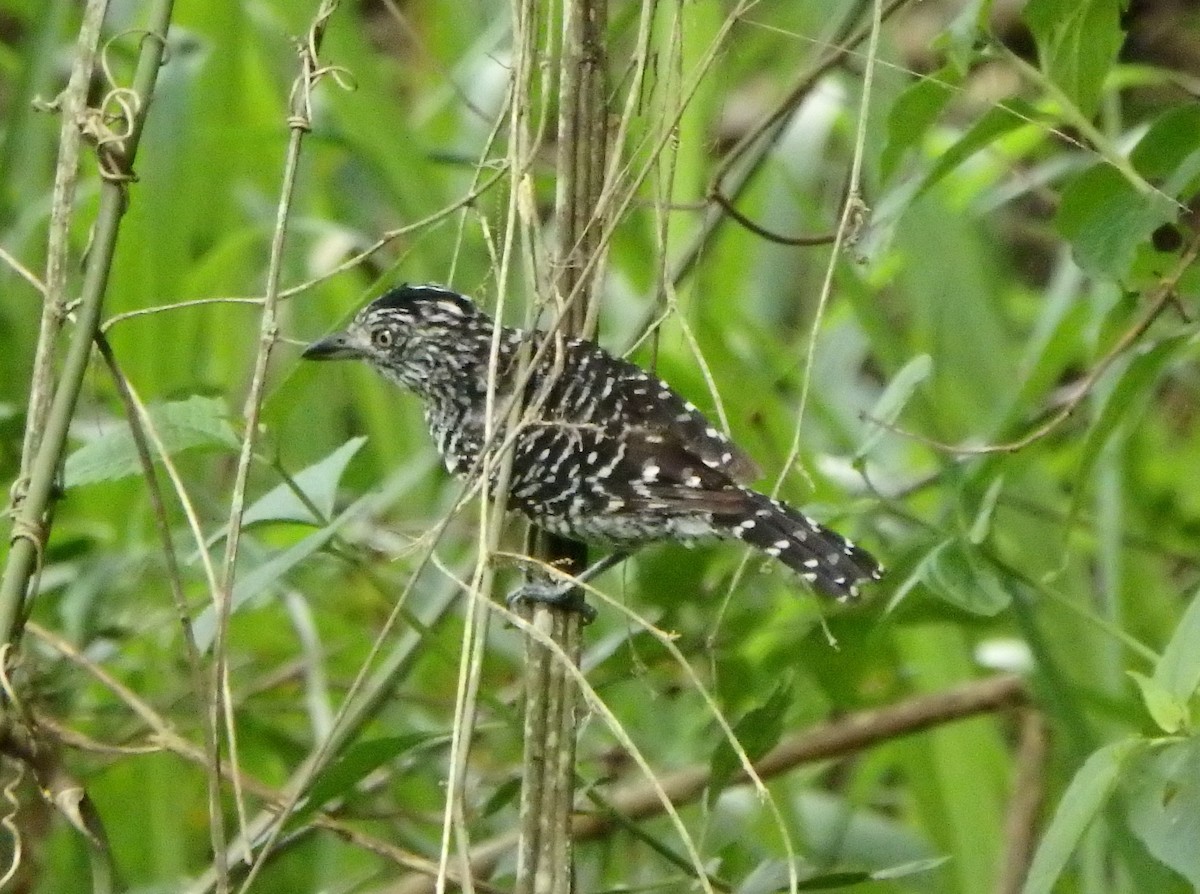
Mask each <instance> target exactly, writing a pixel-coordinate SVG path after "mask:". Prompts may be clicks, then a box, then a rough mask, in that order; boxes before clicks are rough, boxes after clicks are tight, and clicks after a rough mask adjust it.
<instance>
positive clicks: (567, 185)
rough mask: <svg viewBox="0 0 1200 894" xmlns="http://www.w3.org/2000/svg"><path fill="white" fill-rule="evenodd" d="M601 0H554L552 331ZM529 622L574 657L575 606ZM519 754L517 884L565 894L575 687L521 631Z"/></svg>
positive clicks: (572, 307) (582, 223)
mask: <svg viewBox="0 0 1200 894" xmlns="http://www.w3.org/2000/svg"><path fill="white" fill-rule="evenodd" d="M607 19H608V4H607V0H564V4H563V20H564V28H563V46H562V52H561V62H560V68H559V77H558V91H557V92H558V107H559V118H558V145H557V152H558V158H557V175H558V193H557V196H556V202H555V217H556V222H557V239H558V245H557V250H556V252H555V259H554V269H553V271H552V276H551V280H550V281H551V284H552V286H553V290H554V297H555V300H556V303H558V305H559V307H560V309H561V317H560V318H561V325H560V326H559V328H558V330H557V334H556V336H555V337H556V338H563V337H571V336H576V335H590V334H591V332H592V330H594V329H595V322H596V317H597V307H598V303H597V292H598V290H597V284H598V283H599V282H600V273H601V271H602V270H603V264H602V263H601V262H600V261H601V259H600V258H599V257H597V255H598V253H599V252H601V251H602V250H603V241H602V237H603V233H604V231H605V227H604V226H603V221H602V220H600V219H598V216H597V212H598V209H599V206H600V197H601V192H602V190H603V186H604V178H605V167H606V162H607V143H608V112H607V108H606V96H607V93H606V89H605V69H606V53H605V43H604V32H605V28H606V25H607ZM534 543H535V549H534V552H535V554H536V555H537V556H538V557H540V558H542V559H544V560H545V561H547V562H551V563H565V565H566V568H567V569H569V570H571V571H574V572H578V571H580V570H582V568H583V565H584V563H585V562H586V559H587V551H586V550H585V549H584V548H583V547H582V546H581V545H580V544H576V543H572V542H571V541H568V540H564V539H562V538H559V537H553V536H549V535H547V534H546V533H545V532H537V533H536V535H535V537H534ZM525 611H526V612H527V614H526V615H525V616H526V617H527V618H528V619H529V620H530V622H531V623H532V624H533V626H534V627H535V628H537V629H538V630H540V631H542V632H543V633H544V634H546V635H547V636H548V637H549V638H550V639H551V640H552V641H553V642H555V643H557V644H558V645H559V647H560V648H561V650H562V652H563V654H565V655H567V656H569V658H570V660H571V661H573V662H575V663H576V664H578V662H579V654H580V648H581V643H582V629H581V628H582V617H581V615H580V614H579V612H577V611H575V610H571V609H564V608H561V607H557V606H547V605H544V604H535V605H534V606H532V607H531V608H528V609H526V610H525ZM525 655H526V670H525V699H526V700H525V726H524V733H525V743H524V744H525V756H524V766H523V771H522V786H521V805H520V828H521V833H520V844H519V846H518V851H517V853H518V858H517V884H516V891H517V892H518V894H565V892H567V891H569V890H571V888H572V887H573V875H574V873H573V865H572V864H573V861H572V848H571V816H572V812H573V806H574V791H575V789H574V782H575V739H576V730H577V717H576V705H577V694H576V692H575V685H574V681H573V680H572V678H571V676H570V675H569V674H568V673H567V671H566V669H565V668H564V667H563V666H562V664H561V662H560V660H559V659H558V657H557V656H556V655H554V654H552V652H551V650H550V649H548V648H547V647H546V646H544V645H542V644H540V643H538V642H537V641H536V640H535V639H534V638H533V637H527V638H526V641H525Z"/></svg>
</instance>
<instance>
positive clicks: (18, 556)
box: [0, 0, 173, 643]
mask: <svg viewBox="0 0 1200 894" xmlns="http://www.w3.org/2000/svg"><path fill="white" fill-rule="evenodd" d="M172 7H173V2H172V0H158V2H157V3H155V4H154V5H153V7H152V8H151V10H150V14H149V17H148V23H147V26H146V27H147V36H146V37H145V39H143V40H142V44H141V52H140V54H139V56H138V64H137V69H136V70H135V72H134V76H133V83H132V91H133V94H134V95H136V96H137V97H139V99H140V101H139V102H137V103H136V104H131V109H132V111H131V118H130V120H129V121H128V122H127V128H128V131H127V133H125V134H124V135H122V136H121V137H120V139H119V140H115V141H114V142H110V143H107V144H105V146H104V148H103V149H102V150H101V151H100V155H101V159H100V161H101V169H102V170H103V171H104V172H105V175H104V179H103V181H102V183H101V184H100V204H99V211H98V212H97V215H96V223H95V226H94V228H93V231H92V243H91V250H90V251H89V253H88V259H87V268H86V271H85V273H84V279H83V286H82V288H81V290H80V296H79V304H78V307H77V309H76V311H75V330H74V332H73V333H72V336H71V342H70V345H69V347H68V348H67V355H66V359H65V361H64V363H63V369H62V375H61V376H60V377H59V381H58V383H57V385H56V387H55V388H54V391H53V398H52V399H51V401H50V405H49V409H48V410H47V411H46V412H45V414H44V425H45V427H44V429H43V430H42V431H41V434H40V438H39V437H36V436H33V437H27V438H26V440H25V443H26V446H27V447H29V448H30V449H32V448H33V445H36V450H35V454H34V457H33V460H32V461H28V460H27V459H26V458H22V462H21V468H22V469H23V470H27V472H28V481H27V483H26V486H25V487H24V488H23V492H22V493H20V494H19V495H18V496H19V499H18V500H17V505H16V506H15V507H14V513H13V523H12V532H11V534H10V540H11V542H12V548H11V549H10V550H9V553H8V560H7V562H6V563H5V566H4V575H3V578H2V579H0V643H8V642H13V641H15V640H16V639H17V638H18V637H19V634H20V627H21V622H22V618H23V615H24V611H25V600H26V594H27V591H28V589H29V582H30V579H31V578H32V577H33V574H34V572H35V571H36V570H37V568H38V566H39V564H40V560H41V554H42V551H43V549H44V547H45V544H46V539H47V537H48V536H49V531H48V527H49V522H48V518H49V513H50V511H51V509H52V506H53V495H54V480H55V476H56V475H57V474H58V469H59V466H60V465H61V463H62V456H63V450H64V448H65V446H66V441H67V430H68V428H69V426H70V424H71V417H72V415H73V414H74V412H75V402H76V400H77V399H78V397H79V390H80V388H81V386H82V384H83V377H84V375H85V374H86V372H87V366H88V360H89V359H90V357H91V352H92V338H93V337H94V335H95V333H96V331H97V326H98V325H99V322H100V312H101V309H102V306H103V303H104V292H105V288H106V287H107V285H108V275H109V271H110V270H111V268H112V262H113V256H114V253H115V251H116V245H117V233H118V231H119V228H120V222H121V217H122V216H123V215H124V213H125V207H126V203H127V201H128V196H127V195H126V184H127V182H128V181H129V180H130V179H131V178H132V177H133V163H134V159H135V157H136V155H137V147H138V142H139V140H140V138H141V134H142V127H143V125H144V123H145V120H146V115H147V113H148V111H149V108H150V104H151V99H152V97H153V94H154V85H155V81H156V80H157V78H158V71H159V68H160V67H161V66H162V61H163V56H164V54H165V52H166V45H167V44H166V33H167V27H168V25H169V24H170V21H171V11H172ZM75 126H77V127H78V126H82V121H77V122H75ZM27 424H29V425H34V426H37V425H41V424H42V419H40V418H35V417H32V416H31V417H30V419H29V420H28V423H27Z"/></svg>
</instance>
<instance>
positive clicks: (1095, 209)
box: [1055, 164, 1176, 279]
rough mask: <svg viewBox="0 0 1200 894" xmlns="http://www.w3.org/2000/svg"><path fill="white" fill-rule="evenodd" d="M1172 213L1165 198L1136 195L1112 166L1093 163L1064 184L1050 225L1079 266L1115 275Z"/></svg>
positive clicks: (1172, 206) (1118, 275) (1094, 272)
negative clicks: (1052, 224) (1066, 245)
mask: <svg viewBox="0 0 1200 894" xmlns="http://www.w3.org/2000/svg"><path fill="white" fill-rule="evenodd" d="M1175 213H1176V206H1175V203H1174V202H1172V201H1171V199H1170V198H1168V197H1167V196H1165V195H1163V194H1161V193H1158V192H1152V193H1150V194H1149V195H1147V194H1144V193H1141V192H1139V191H1138V190H1137V189H1136V188H1135V187H1134V186H1133V184H1132V183H1130V182H1129V181H1128V180H1127V179H1125V177H1124V175H1122V174H1121V173H1120V172H1119V171H1117V170H1116V169H1115V168H1113V167H1111V166H1110V165H1107V164H1098V165H1095V166H1094V167H1091V168H1088V169H1087V170H1086V171H1083V172H1082V173H1080V174H1079V175H1077V176H1076V177H1075V178H1074V179H1073V180H1072V181H1070V183H1068V184H1067V186H1066V188H1065V189H1064V190H1063V196H1062V203H1061V205H1060V206H1059V209H1058V217H1057V218H1056V221H1055V223H1056V225H1057V227H1058V230H1059V232H1060V233H1062V235H1063V236H1065V237H1066V238H1067V239H1069V240H1071V247H1072V250H1073V252H1074V255H1075V261H1076V263H1077V264H1079V266H1080V267H1082V268H1083V269H1084V270H1085V271H1087V272H1088V273H1091V274H1092V275H1094V276H1099V277H1102V278H1105V279H1120V278H1121V277H1122V276H1124V275H1125V273H1126V272H1127V271H1128V270H1129V267H1130V265H1131V264H1132V263H1133V259H1134V253H1135V251H1136V249H1137V247H1138V246H1139V245H1141V244H1142V243H1143V242H1145V241H1146V240H1147V239H1149V238H1150V234H1151V233H1153V232H1154V230H1155V229H1156V228H1157V227H1159V226H1161V225H1162V224H1164V223H1166V222H1167V221H1169V220H1173V219H1174V218H1175Z"/></svg>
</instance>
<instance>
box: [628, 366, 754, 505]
mask: <svg viewBox="0 0 1200 894" xmlns="http://www.w3.org/2000/svg"><path fill="white" fill-rule="evenodd" d="M620 362H622V363H624V362H625V361H620ZM626 365H627V366H628V367H629V368H630V373H631V374H630V376H628V377H627V378H625V379H624V380H623V381H622V386H623V387H622V396H623V397H624V400H625V406H626V411H627V413H628V414H629V418H630V419H632V420H635V421H636V423H637V424H639V425H641V426H643V427H645V428H646V429H648V430H650V431H652V432H657V433H659V434H661V435H663V436H664V437H667V438H670V439H671V440H674V441H676V442H677V443H678V444H679V446H680V447H682V448H683V449H684V450H686V451H687V452H688V453H690V454H692V455H693V456H695V457H696V458H697V459H699V460H700V461H701V462H702V463H704V465H706V466H708V467H709V468H710V469H717V470H719V471H721V472H724V473H725V474H726V475H728V476H729V477H730V478H732V479H733V480H734V481H737V482H740V483H747V482H750V481H753V480H755V479H756V478H758V477H759V476H760V474H761V473H760V471H759V469H758V466H757V465H756V464H755V462H754V460H752V459H751V458H750V456H749V455H748V454H747V453H746V452H745V451H744V450H742V449H741V448H740V447H738V446H737V444H734V443H733V441H731V440H729V438H727V437H726V436H725V433H724V432H722V431H721V430H720V429H719V428H717V427H716V426H715V425H713V424H712V422H710V421H709V420H708V418H707V417H705V416H704V414H703V413H701V412H700V411H699V410H698V409H696V406H695V404H693V403H692V402H691V401H688V400H684V398H683V397H681V396H680V395H679V394H678V393H677V392H676V391H675V389H673V388H672V387H671V386H670V385H668V384H667V383H666V382H664V381H663V380H662V379H660V378H658V376H655V375H652V374H651V373H648V372H646V371H645V370H643V369H641V368H639V367H636V366H633V365H632V364H626Z"/></svg>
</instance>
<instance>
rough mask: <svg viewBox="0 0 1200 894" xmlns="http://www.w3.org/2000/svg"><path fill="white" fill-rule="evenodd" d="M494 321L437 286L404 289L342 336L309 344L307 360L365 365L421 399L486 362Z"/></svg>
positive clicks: (373, 306) (364, 313)
mask: <svg viewBox="0 0 1200 894" xmlns="http://www.w3.org/2000/svg"><path fill="white" fill-rule="evenodd" d="M491 332H492V320H491V318H490V317H488V316H487V315H486V314H484V313H483V312H482V311H480V310H479V308H477V307H476V306H475V304H474V302H472V301H471V299H469V298H467V297H465V296H463V295H460V294H459V293H458V292H455V291H452V290H450V289H447V288H444V287H443V286H437V285H408V284H407V283H406V284H404V285H401V286H398V287H397V288H394V289H392V290H391V291H389V292H387V293H386V294H384V295H383V296H381V297H379V298H376V299H375V300H374V301H372V302H371V303H370V304H368V305H367V306H366V307H364V308H363V309H362V310H360V311H359V312H358V313H357V314H355V316H354V319H353V320H351V321H350V324H349V325H348V326H347V327H346V328H345V329H343V330H342V331H340V332H334V333H333V334H331V335H327V336H326V337H325V338H322V339H320V340H319V341H315V342H313V343H312V344H311V345H309V346H308V347H307V348H305V350H304V353H303V354H302V355H301V356H303V357H304V359H306V360H366V361H367V362H368V363H369V364H371V366H372V367H374V368H375V369H376V370H378V371H379V372H380V373H382V374H383V375H384V376H385V377H387V378H389V379H391V380H392V381H394V382H397V383H398V384H400V385H403V386H405V387H407V388H411V389H413V390H414V391H417V392H418V393H421V394H426V393H428V391H429V389H430V387H431V386H436V385H437V384H439V383H443V382H446V381H451V380H453V379H454V378H455V377H456V376H457V374H461V373H466V372H469V370H468V369H467V368H466V367H467V365H468V364H472V363H474V362H475V359H476V358H477V357H478V356H479V354H480V351H481V350H482V353H483V356H484V358H486V356H487V344H488V341H489V340H490V338H491Z"/></svg>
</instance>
